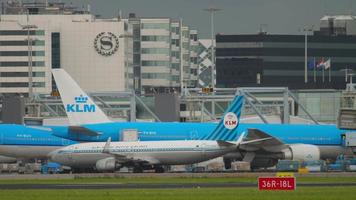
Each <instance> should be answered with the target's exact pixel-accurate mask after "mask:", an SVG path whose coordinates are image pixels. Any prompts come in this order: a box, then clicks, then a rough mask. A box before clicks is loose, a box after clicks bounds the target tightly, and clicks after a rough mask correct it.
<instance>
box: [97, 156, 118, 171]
mask: <svg viewBox="0 0 356 200" xmlns="http://www.w3.org/2000/svg"><path fill="white" fill-rule="evenodd" d="M95 167H96V169H97V170H98V171H100V172H105V171H114V170H115V169H116V161H115V158H104V159H101V160H98V161H97V162H96V164H95Z"/></svg>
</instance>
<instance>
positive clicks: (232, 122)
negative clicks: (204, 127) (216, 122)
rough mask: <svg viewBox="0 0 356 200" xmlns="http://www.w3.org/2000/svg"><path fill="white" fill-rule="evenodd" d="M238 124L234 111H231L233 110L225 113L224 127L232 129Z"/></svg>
mask: <svg viewBox="0 0 356 200" xmlns="http://www.w3.org/2000/svg"><path fill="white" fill-rule="evenodd" d="M238 124H239V121H238V119H237V116H236V114H235V113H233V112H228V113H226V115H225V116H224V126H225V128H227V129H230V130H232V129H234V128H236V126H237V125H238Z"/></svg>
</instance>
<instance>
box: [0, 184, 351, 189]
mask: <svg viewBox="0 0 356 200" xmlns="http://www.w3.org/2000/svg"><path fill="white" fill-rule="evenodd" d="M345 186H356V183H299V184H297V187H345ZM226 187H244V188H246V187H256V188H257V184H256V183H159V184H153V183H125V184H0V190H5V189H6V190H26V189H183V188H226Z"/></svg>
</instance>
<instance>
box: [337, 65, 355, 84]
mask: <svg viewBox="0 0 356 200" xmlns="http://www.w3.org/2000/svg"><path fill="white" fill-rule="evenodd" d="M340 71H345V83H347V77H348V76H349V73H350V72H351V73H352V71H353V70H352V69H349V68H347V67H346V68H345V69H341V70H340Z"/></svg>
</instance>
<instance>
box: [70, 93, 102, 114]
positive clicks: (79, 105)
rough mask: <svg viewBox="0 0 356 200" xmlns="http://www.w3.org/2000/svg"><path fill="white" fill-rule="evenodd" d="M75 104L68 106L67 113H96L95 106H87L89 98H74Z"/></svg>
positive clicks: (81, 96)
mask: <svg viewBox="0 0 356 200" xmlns="http://www.w3.org/2000/svg"><path fill="white" fill-rule="evenodd" d="M74 100H75V104H67V105H66V111H67V112H95V105H94V104H87V101H88V97H85V96H83V95H80V96H78V97H74Z"/></svg>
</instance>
